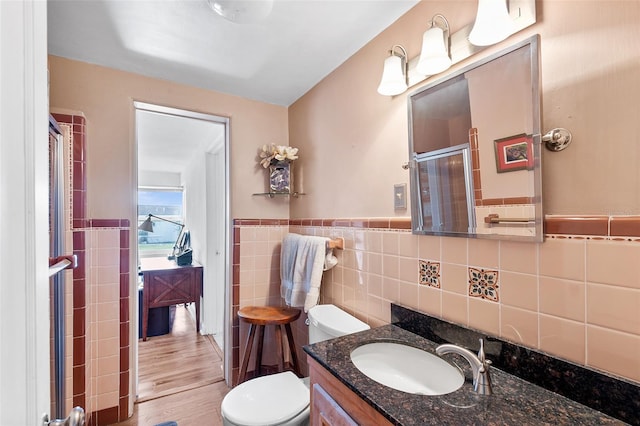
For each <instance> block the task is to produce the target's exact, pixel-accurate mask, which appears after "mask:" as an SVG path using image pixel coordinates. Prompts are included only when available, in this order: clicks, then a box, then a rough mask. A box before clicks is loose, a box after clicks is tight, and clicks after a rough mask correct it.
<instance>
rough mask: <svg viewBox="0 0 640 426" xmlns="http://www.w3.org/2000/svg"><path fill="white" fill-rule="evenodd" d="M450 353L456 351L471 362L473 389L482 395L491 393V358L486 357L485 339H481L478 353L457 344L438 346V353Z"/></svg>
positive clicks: (455, 352)
mask: <svg viewBox="0 0 640 426" xmlns="http://www.w3.org/2000/svg"><path fill="white" fill-rule="evenodd" d="M448 353H454V354H458V355H460V356H462V357H463V358H464V359H466V360H467V361H469V364H471V370H472V371H473V390H474V391H475V392H477V393H479V394H480V395H491V394H492V393H493V391H492V390H491V376H490V375H489V366H490V365H491V360H490V359H486V358H485V355H484V339H480V350H479V351H478V355H477V356H476V354H474V353H473V352H471V351H470V350H468V349H465V348H463V347H460V346H457V345H451V344H444V345H440V346H438V347H437V348H436V354H438V355H441V356H442V355H444V354H448Z"/></svg>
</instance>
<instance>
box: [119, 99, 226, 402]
mask: <svg viewBox="0 0 640 426" xmlns="http://www.w3.org/2000/svg"><path fill="white" fill-rule="evenodd" d="M132 110H133V115H134V117H133V121H132V122H133V123H134V125H133V131H134V132H135V131H136V128H137V127H136V126H137V125H136V120H135V114H136V111H137V110H143V111H151V112H157V113H161V114H169V115H174V116H178V117H185V118H191V119H197V120H205V121H210V122H214V123H219V124H222V125H224V142H223V148H222V149H221V150H220V151H221V152H222V154H223V156H224V158H223V161H224V171H223V176H224V182H223V186H222V188H221V189H222V190H223V192H224V208H223V214H222V216H223V222H224V225H223V240H224V247H223V250H222V251H223V253H221V254H222V256H223V259H222V263H223V264H224V270H223V271H222V274H220V275H218V278H219V279H222V285H223V289H222V290H221V291H220V289H219V288H217V287H215V283H214V282H210V281H211V280H206V279H205V280H204V285H203V294H204V295H205V298H204V299H203V301H204V302H203V310H202V312H203V316H204V317H205V318H206V317H207V316H209V317H211V316H215V315H216V313H214V312H212V311H213V309H214V308H215V307H212V306H211V304H208V303H207V302H206V295H207V294H214V295H215V297H216V298H217V299H221V300H219V301H218V303H216V305H217V306H220V304H221V305H222V306H223V310H224V316H223V323H222V325H221V327H218V329H221V331H222V334H223V347H222V350H223V355H224V360H223V362H224V378H225V381H226V382H227V384H229V383H230V382H231V367H232V366H231V361H232V356H231V355H232V344H233V342H232V341H231V340H232V339H231V337H232V335H231V333H230V330H231V324H230V321H229V317H230V315H229V312H230V309H231V305H230V303H231V300H230V298H231V285H230V283H231V282H232V281H231V272H232V271H231V256H232V252H231V249H232V242H231V229H232V223H231V201H230V191H231V186H230V175H231V173H230V145H231V141H230V130H229V129H230V126H231V123H230V119H229V118H228V117H223V116H219V115H216V114H209V113H201V112H196V111H192V110H187V109H183V108H173V107H167V106H162V105H158V104H152V103H146V102H141V101H136V100H133V104H132ZM134 159H135V160H134V161H132V166H133V167H134V171H133V173H132V176H133V181H134V185H135V190H134V193H135V194H137V190H138V149H137V139H136V143H135V148H134ZM136 206H137V200H136V204H135V205H134V208H133V214H134V216H133V218H132V221H131V223H137V212H136V210H137V209H136V208H135V207H136ZM218 225H219V224H215V225H214V226H218ZM207 227H208V223H207ZM131 234H132V235H131V238H132V244H134V243H135V244H136V245H135V246H132V247H137V233H136V232H132V233H131ZM207 234H209V232H207ZM210 250H217V248H216V247H214V246H213V244H211V245H210V242H209V241H207V252H209V251H210ZM132 256H134V263H132V264H134V265H135V264H137V263H136V262H137V250H132ZM207 257H209V258H210V257H211V256H207ZM209 267H211V266H209ZM205 276H206V273H205ZM208 281H209V282H208ZM134 287H136V288H137V286H134ZM134 297H135V298H136V299H132V300H136V301H137V291H136V292H135V295H134ZM135 306H137V304H135ZM134 326H135V330H137V324H134ZM209 328H210V327H209ZM203 331H205V332H211V331H212V330H210V329H208V328H206V327H205V329H204V330H203ZM216 340H218V339H216ZM134 341H135V342H136V344H135V345H134V351H135V355H134V359H135V360H136V362H135V363H134V365H135V370H136V371H135V375H134V377H135V382H134V386H135V387H137V381H138V368H137V359H138V348H137V341H138V340H137V339H134ZM135 394H136V393H135V392H134V393H133V395H135Z"/></svg>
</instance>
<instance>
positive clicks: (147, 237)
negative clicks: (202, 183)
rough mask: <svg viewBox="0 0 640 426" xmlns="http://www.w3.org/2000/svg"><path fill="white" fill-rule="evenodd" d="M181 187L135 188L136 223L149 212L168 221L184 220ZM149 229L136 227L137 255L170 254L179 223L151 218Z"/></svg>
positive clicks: (139, 222)
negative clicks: (150, 229) (151, 225)
mask: <svg viewBox="0 0 640 426" xmlns="http://www.w3.org/2000/svg"><path fill="white" fill-rule="evenodd" d="M182 195H183V194H182V188H152V187H144V188H143V187H140V188H138V226H140V224H141V223H142V222H144V221H145V220H146V219H147V216H148V215H149V214H152V215H154V216H158V217H161V218H164V219H167V220H170V221H172V222H178V223H184V217H183V206H182V201H183V200H182ZM152 223H153V232H147V231H142V230H140V229H138V253H139V255H140V256H141V257H148V256H159V255H168V254H171V252H172V250H173V245H174V244H175V242H176V240H177V239H178V234H179V233H180V226H178V225H176V224H174V223H170V222H165V221H163V220H161V219H157V218H152Z"/></svg>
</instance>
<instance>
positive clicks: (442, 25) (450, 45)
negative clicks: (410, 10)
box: [0, 0, 536, 96]
mask: <svg viewBox="0 0 640 426" xmlns="http://www.w3.org/2000/svg"><path fill="white" fill-rule="evenodd" d="M0 1H2V0H0ZM208 1H210V2H217V1H222V0H208ZM227 1H242V0H227ZM507 1H508V2H509V3H507ZM507 6H508V7H507ZM535 23H536V0H478V13H477V17H476V20H475V22H472V23H469V24H467V25H464V26H463V27H461V28H459V29H457V30H456V31H455V32H451V30H450V27H449V22H448V21H447V19H446V18H445V17H444V16H443V15H441V14H436V15H434V16H433V18H432V19H431V21H430V24H431V27H430V28H429V29H428V30H427V31H425V32H424V34H423V36H422V49H421V52H420V55H416V56H415V57H414V58H408V57H407V52H406V51H405V49H404V48H403V47H402V46H400V45H394V46H393V47H392V49H391V51H390V53H391V55H390V56H389V57H388V58H387V59H386V60H385V62H384V71H383V73H382V81H380V85H379V86H378V93H380V94H381V95H384V96H395V95H399V94H401V93H403V92H404V91H405V90H407V89H408V88H409V87H413V86H415V85H416V84H418V83H421V82H423V81H424V80H426V79H427V78H429V77H431V76H432V75H435V74H438V73H441V72H443V71H445V70H447V69H448V68H449V67H450V66H451V65H453V64H457V63H460V62H461V61H463V60H464V59H467V58H469V57H470V56H472V55H475V54H476V53H478V52H481V51H482V50H483V49H484V48H485V47H486V46H489V45H491V44H495V43H498V42H500V41H502V40H505V39H506V38H507V37H509V36H510V35H512V34H515V33H517V32H519V31H521V30H523V29H525V28H527V27H529V26H531V25H533V24H535Z"/></svg>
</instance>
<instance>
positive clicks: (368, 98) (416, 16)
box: [289, 0, 640, 218]
mask: <svg viewBox="0 0 640 426" xmlns="http://www.w3.org/2000/svg"><path fill="white" fill-rule="evenodd" d="M536 3H537V16H538V23H537V24H535V25H534V26H532V27H530V28H528V29H526V30H524V31H523V32H522V33H519V34H516V35H515V36H512V38H511V39H509V40H507V41H505V42H503V43H501V44H499V45H496V46H492V47H491V48H489V49H487V50H486V51H485V52H486V53H485V52H483V53H480V54H479V56H484V55H485V54H488V53H491V52H494V51H496V50H499V49H501V48H503V47H506V46H508V45H510V44H512V43H514V42H516V41H519V40H521V39H524V38H526V37H529V36H531V35H533V34H536V33H539V34H540V35H541V67H542V73H541V74H542V89H543V93H542V109H543V113H542V130H543V132H544V131H548V130H549V129H551V128H554V127H566V128H568V129H570V130H571V132H572V133H573V136H574V141H573V143H572V145H571V146H570V147H569V148H568V149H567V150H565V151H563V152H561V153H552V152H550V151H547V150H544V151H545V152H543V194H544V195H543V200H544V208H545V213H552V214H638V213H639V212H640V136H639V135H640V120H639V119H638V117H639V107H638V99H639V98H640V79H638V75H640V44H639V43H640V42H638V40H640V26H639V25H638V22H639V21H640V2H638V1H635V0H612V1H559V0H548V1H538V2H536ZM475 7H476V2H475V1H455V2H451V1H428V2H427V1H424V2H421V3H419V4H418V5H417V6H416V7H414V8H413V9H412V10H410V11H409V12H408V13H407V14H405V15H404V16H403V17H401V18H400V19H399V20H398V21H396V23H395V24H394V25H392V26H391V27H389V28H388V29H387V30H386V31H385V32H383V33H382V34H380V35H379V36H378V37H377V38H375V39H374V40H373V41H372V42H370V43H369V44H368V45H367V46H365V47H364V48H363V49H362V50H360V51H359V52H358V53H357V54H355V55H354V56H352V57H351V58H350V59H349V60H348V61H347V62H346V63H345V64H343V65H342V66H341V67H339V68H338V69H337V70H336V71H334V72H333V73H332V74H331V75H329V76H328V77H327V78H325V79H324V80H323V81H322V82H321V83H320V84H318V85H317V86H316V87H315V88H314V89H313V90H311V91H310V92H308V93H307V94H306V95H305V96H304V97H302V98H301V99H299V100H298V101H297V102H296V103H294V104H293V105H292V106H291V107H290V110H289V134H290V144H291V145H293V146H296V147H299V148H300V160H298V162H299V164H298V165H299V168H301V169H303V172H304V183H305V187H304V188H303V190H304V192H306V193H307V194H308V195H307V196H305V197H304V199H302V200H300V201H298V202H295V203H292V208H291V216H292V217H294V218H316V217H362V216H365V217H387V216H408V215H409V210H407V211H400V212H396V211H394V209H393V199H392V194H393V185H394V184H396V183H405V182H407V183H408V181H409V175H408V172H407V171H405V170H403V169H401V167H400V166H401V165H402V164H403V163H404V162H406V161H407V159H408V150H407V138H408V136H407V107H406V102H407V94H403V95H399V96H397V97H394V98H391V97H386V96H381V95H378V93H377V92H376V88H377V85H378V83H379V79H380V76H381V73H382V64H383V61H384V59H385V57H386V55H387V51H388V50H389V49H390V48H391V46H392V45H393V44H402V45H403V46H404V47H405V48H407V50H408V53H409V57H410V58H413V57H415V56H416V55H418V54H419V49H420V43H421V40H422V33H423V32H424V31H425V29H426V28H427V21H428V20H429V18H430V17H431V16H433V15H434V14H435V13H442V14H444V15H445V16H446V17H447V19H448V20H449V22H450V23H451V27H452V31H454V32H455V31H456V30H457V29H459V28H460V27H461V26H464V25H466V24H468V23H471V22H472V20H473V18H474V16H473V15H474V9H475ZM479 56H476V58H477V57H479ZM463 65H464V63H462V64H459V65H458V67H460V66H463ZM454 69H455V68H454ZM417 87H419V86H416V87H414V88H412V89H410V90H409V91H408V92H407V93H411V92H412V91H413V90H415V89H416V88H417Z"/></svg>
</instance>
